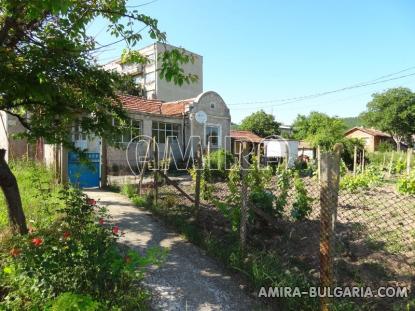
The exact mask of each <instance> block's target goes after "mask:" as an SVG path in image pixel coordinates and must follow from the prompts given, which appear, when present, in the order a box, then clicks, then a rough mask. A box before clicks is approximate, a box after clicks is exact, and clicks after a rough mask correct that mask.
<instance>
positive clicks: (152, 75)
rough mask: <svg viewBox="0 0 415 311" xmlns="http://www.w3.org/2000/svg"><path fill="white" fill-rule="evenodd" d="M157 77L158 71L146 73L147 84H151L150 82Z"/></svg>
mask: <svg viewBox="0 0 415 311" xmlns="http://www.w3.org/2000/svg"><path fill="white" fill-rule="evenodd" d="M155 79H156V73H155V72H149V73H146V75H145V83H146V84H150V83H152V82H154V80H155Z"/></svg>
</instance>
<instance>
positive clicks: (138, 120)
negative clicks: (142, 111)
mask: <svg viewBox="0 0 415 311" xmlns="http://www.w3.org/2000/svg"><path fill="white" fill-rule="evenodd" d="M133 122H136V123H138V124H139V125H140V127H139V128H138V129H139V131H140V135H142V133H143V121H142V120H140V119H130V125H129V126H128V125H127V126H126V127H128V128H129V130H130V134H129V136H130V138H129V140H128V141H126V140H124V133H122V134H121V139H122V141H116V143H118V144H128V143H129V142H130V141H131V139H133V138H135V137H137V136H134V137H133ZM112 125H113V126H116V125H115V119H112ZM134 129H137V127H134Z"/></svg>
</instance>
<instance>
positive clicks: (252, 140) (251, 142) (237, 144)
mask: <svg viewBox="0 0 415 311" xmlns="http://www.w3.org/2000/svg"><path fill="white" fill-rule="evenodd" d="M230 136H231V152H232V154H233V155H235V156H239V153H240V152H241V149H242V143H243V142H245V143H247V144H248V148H249V149H250V150H257V148H258V145H259V144H260V143H261V142H262V140H263V138H261V137H259V136H258V135H256V134H254V133H252V132H251V131H237V130H231V132H230Z"/></svg>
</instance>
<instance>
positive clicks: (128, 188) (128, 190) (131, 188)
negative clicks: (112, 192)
mask: <svg viewBox="0 0 415 311" xmlns="http://www.w3.org/2000/svg"><path fill="white" fill-rule="evenodd" d="M120 192H121V194H123V195H125V196H127V197H129V198H132V197H133V196H134V195H135V194H136V193H137V188H136V186H135V185H132V184H124V185H122V186H121V189H120Z"/></svg>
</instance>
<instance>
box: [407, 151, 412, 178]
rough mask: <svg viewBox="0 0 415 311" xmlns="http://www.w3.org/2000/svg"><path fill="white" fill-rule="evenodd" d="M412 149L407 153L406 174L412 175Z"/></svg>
mask: <svg viewBox="0 0 415 311" xmlns="http://www.w3.org/2000/svg"><path fill="white" fill-rule="evenodd" d="M412 152H413V150H412V148H408V150H407V153H406V174H407V175H410V174H411V159H412Z"/></svg>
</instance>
